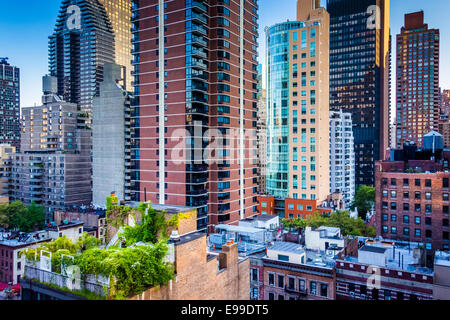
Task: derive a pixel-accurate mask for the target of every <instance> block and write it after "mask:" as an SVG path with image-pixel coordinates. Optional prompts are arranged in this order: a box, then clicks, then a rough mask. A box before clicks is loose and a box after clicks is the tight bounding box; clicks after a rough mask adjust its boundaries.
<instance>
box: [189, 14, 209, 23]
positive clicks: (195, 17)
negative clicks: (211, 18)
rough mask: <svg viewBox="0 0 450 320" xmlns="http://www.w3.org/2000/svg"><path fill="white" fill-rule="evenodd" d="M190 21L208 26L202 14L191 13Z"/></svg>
mask: <svg viewBox="0 0 450 320" xmlns="http://www.w3.org/2000/svg"><path fill="white" fill-rule="evenodd" d="M191 19H192V21H198V22H200V23H204V24H208V19H207V18H206V17H205V16H204V15H203V14H198V13H195V12H193V13H192V16H191Z"/></svg>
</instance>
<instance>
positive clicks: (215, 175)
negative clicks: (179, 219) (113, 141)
mask: <svg viewBox="0 0 450 320" xmlns="http://www.w3.org/2000/svg"><path fill="white" fill-rule="evenodd" d="M133 17H134V18H133V21H134V27H133V30H134V31H133V52H134V55H135V56H134V64H135V70H134V72H135V78H134V84H135V92H134V95H135V96H136V97H137V98H138V99H139V107H138V108H136V113H135V116H134V119H135V121H136V122H135V123H136V128H135V130H134V137H135V141H136V145H135V147H133V152H134V155H135V158H136V161H134V164H133V167H134V168H135V172H134V180H135V181H136V182H137V186H136V188H135V190H134V191H135V195H134V200H141V201H144V200H151V201H152V202H154V203H160V204H171V205H183V206H191V207H195V208H197V210H198V228H199V230H206V229H207V227H208V226H212V225H215V224H218V223H232V222H235V221H237V220H239V219H241V218H244V217H249V216H252V215H256V201H257V199H256V192H257V168H256V166H257V141H256V136H257V46H258V44H257V38H258V31H257V29H258V4H257V0H247V1H244V0H240V1H229V0H222V1H213V0H187V1H163V0H159V1H153V0H138V1H134V4H133ZM220 144H223V145H224V146H223V147H222V146H220V147H217V145H220ZM205 153H206V154H205ZM207 153H210V155H208V154H207ZM214 158H216V159H214ZM218 158H222V159H223V161H221V160H218ZM215 160H218V161H215Z"/></svg>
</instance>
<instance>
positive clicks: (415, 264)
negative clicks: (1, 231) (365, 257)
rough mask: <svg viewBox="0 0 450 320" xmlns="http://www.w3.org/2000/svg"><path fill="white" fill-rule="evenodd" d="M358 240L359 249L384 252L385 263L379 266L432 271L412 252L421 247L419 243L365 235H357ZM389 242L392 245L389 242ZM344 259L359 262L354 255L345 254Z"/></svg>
mask: <svg viewBox="0 0 450 320" xmlns="http://www.w3.org/2000/svg"><path fill="white" fill-rule="evenodd" d="M358 240H359V241H360V243H362V244H363V246H362V247H361V248H360V249H359V251H365V252H370V253H373V254H385V253H386V255H387V262H386V265H379V267H381V268H387V269H392V270H399V271H409V272H415V273H423V274H432V273H433V270H432V269H430V268H426V267H423V266H421V265H420V261H419V257H418V256H415V254H414V249H419V248H420V247H421V244H420V243H417V242H403V241H394V240H389V239H383V240H379V241H376V240H375V239H369V238H366V237H358ZM367 240H372V241H373V242H366V241H367ZM389 242H391V243H393V244H394V245H392V244H389ZM344 259H345V260H346V261H349V262H354V263H359V262H358V258H356V257H350V256H346V257H345V258H344Z"/></svg>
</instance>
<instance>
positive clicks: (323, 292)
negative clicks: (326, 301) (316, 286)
mask: <svg viewBox="0 0 450 320" xmlns="http://www.w3.org/2000/svg"><path fill="white" fill-rule="evenodd" d="M320 296H321V297H325V298H326V297H328V285H327V284H324V283H322V284H321V285H320Z"/></svg>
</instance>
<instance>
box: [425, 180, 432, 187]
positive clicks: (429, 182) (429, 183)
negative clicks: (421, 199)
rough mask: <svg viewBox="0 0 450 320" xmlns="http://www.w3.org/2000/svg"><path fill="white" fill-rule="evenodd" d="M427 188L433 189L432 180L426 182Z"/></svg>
mask: <svg viewBox="0 0 450 320" xmlns="http://www.w3.org/2000/svg"><path fill="white" fill-rule="evenodd" d="M425 187H427V188H431V180H430V179H426V180H425Z"/></svg>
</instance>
